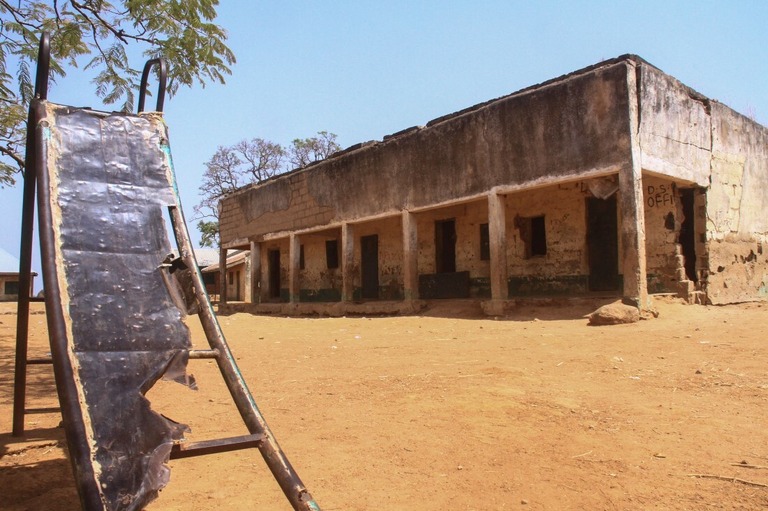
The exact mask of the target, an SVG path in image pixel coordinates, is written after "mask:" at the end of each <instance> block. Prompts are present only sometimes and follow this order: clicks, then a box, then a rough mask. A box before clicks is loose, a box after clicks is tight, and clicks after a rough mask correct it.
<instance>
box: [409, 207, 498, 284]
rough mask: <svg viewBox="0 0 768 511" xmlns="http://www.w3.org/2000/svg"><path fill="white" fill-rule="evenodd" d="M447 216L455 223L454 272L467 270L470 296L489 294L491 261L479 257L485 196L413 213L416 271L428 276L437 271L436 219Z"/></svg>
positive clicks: (484, 213)
mask: <svg viewBox="0 0 768 511" xmlns="http://www.w3.org/2000/svg"><path fill="white" fill-rule="evenodd" d="M449 219H454V220H455V222H456V271H457V272H469V279H470V296H486V295H489V293H490V280H489V278H490V261H482V260H481V259H480V225H481V224H487V223H488V201H487V200H486V199H485V198H483V199H481V200H478V201H473V202H467V203H464V204H458V205H455V206H449V207H445V208H439V209H433V210H428V211H424V212H421V213H419V214H417V215H416V229H417V239H418V255H417V268H418V273H419V274H420V275H430V274H434V273H435V272H436V271H437V267H436V254H435V252H436V248H435V222H437V221H442V220H449Z"/></svg>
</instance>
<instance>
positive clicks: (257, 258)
mask: <svg viewBox="0 0 768 511" xmlns="http://www.w3.org/2000/svg"><path fill="white" fill-rule="evenodd" d="M250 283H251V303H260V302H261V243H259V242H257V241H251V274H250Z"/></svg>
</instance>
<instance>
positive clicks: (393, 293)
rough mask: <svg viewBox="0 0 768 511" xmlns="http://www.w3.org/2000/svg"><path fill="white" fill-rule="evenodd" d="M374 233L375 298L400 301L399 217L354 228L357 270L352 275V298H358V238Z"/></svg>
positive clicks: (359, 256)
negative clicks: (376, 256)
mask: <svg viewBox="0 0 768 511" xmlns="http://www.w3.org/2000/svg"><path fill="white" fill-rule="evenodd" d="M374 234H375V235H377V236H378V237H379V298H380V299H382V300H402V298H403V231H402V221H401V219H400V216H393V217H389V218H383V219H380V220H377V221H376V222H366V223H364V224H359V225H355V226H354V240H355V263H356V265H357V267H358V271H357V272H356V273H355V283H354V288H355V293H354V295H355V296H356V297H357V296H360V286H361V281H360V271H359V268H360V261H361V259H360V258H361V254H360V238H362V237H363V236H371V235H374Z"/></svg>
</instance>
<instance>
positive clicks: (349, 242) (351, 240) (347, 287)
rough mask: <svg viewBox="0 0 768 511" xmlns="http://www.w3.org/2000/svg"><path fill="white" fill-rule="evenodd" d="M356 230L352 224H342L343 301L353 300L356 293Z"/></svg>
mask: <svg viewBox="0 0 768 511" xmlns="http://www.w3.org/2000/svg"><path fill="white" fill-rule="evenodd" d="M356 274H357V265H356V264H355V230H354V227H352V225H351V224H348V223H346V222H345V223H343V224H341V301H342V302H351V301H352V300H353V299H354V294H355V275H356Z"/></svg>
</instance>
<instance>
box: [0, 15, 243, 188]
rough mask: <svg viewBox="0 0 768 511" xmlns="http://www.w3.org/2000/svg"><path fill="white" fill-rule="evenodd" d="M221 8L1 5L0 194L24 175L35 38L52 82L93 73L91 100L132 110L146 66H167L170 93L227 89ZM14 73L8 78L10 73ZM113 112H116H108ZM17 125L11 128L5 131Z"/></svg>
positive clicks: (228, 57) (228, 58)
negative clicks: (79, 71)
mask: <svg viewBox="0 0 768 511" xmlns="http://www.w3.org/2000/svg"><path fill="white" fill-rule="evenodd" d="M218 5H219V2H218V0H122V1H118V2H109V1H107V0H79V1H77V0H65V1H61V0H51V1H45V2H40V1H21V2H4V1H0V156H3V157H2V158H0V186H3V185H7V184H12V183H13V174H14V173H15V172H19V171H21V169H22V168H23V157H22V156H21V153H22V152H23V141H24V129H25V126H24V119H25V115H23V114H22V115H21V116H19V115H18V111H16V108H17V107H21V111H22V112H23V111H25V110H26V108H27V106H28V104H29V101H30V100H31V99H32V95H33V93H34V79H33V78H32V76H33V74H34V71H33V70H34V69H35V67H36V66H35V64H36V59H37V48H38V41H39V37H40V36H41V34H42V33H43V32H44V31H47V32H49V34H50V35H51V80H52V81H55V79H56V77H59V76H64V75H65V72H66V70H67V69H68V68H73V67H74V68H77V67H78V66H83V67H84V69H89V70H95V71H96V75H95V77H94V79H93V85H94V92H95V93H96V95H97V97H99V98H100V99H101V100H102V101H103V102H104V103H105V104H106V105H116V106H118V107H119V109H121V110H124V111H131V110H133V109H134V98H135V94H136V89H137V88H138V82H139V80H140V77H141V69H142V68H143V65H144V60H142V61H141V62H131V61H130V59H129V54H128V52H127V48H128V47H129V46H132V47H137V48H141V49H143V51H142V53H143V56H144V57H146V58H147V59H149V58H156V57H162V58H165V60H166V62H167V63H168V68H169V69H168V89H167V90H168V93H169V94H171V95H173V94H174V93H175V92H177V91H178V89H179V87H181V86H190V85H193V84H195V83H199V84H201V85H203V86H205V84H206V83H208V82H216V83H224V80H225V78H226V76H228V75H230V74H231V69H230V66H231V65H232V64H234V63H235V56H234V54H233V53H232V51H231V50H230V49H229V48H228V47H227V45H226V40H227V33H226V31H225V30H224V29H223V28H221V27H220V26H218V25H216V24H215V23H214V21H215V19H216V7H217V6H218ZM11 70H13V71H11ZM113 108H114V106H113ZM12 122H15V123H16V124H15V125H13V126H11V125H10V124H9V123H12Z"/></svg>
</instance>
